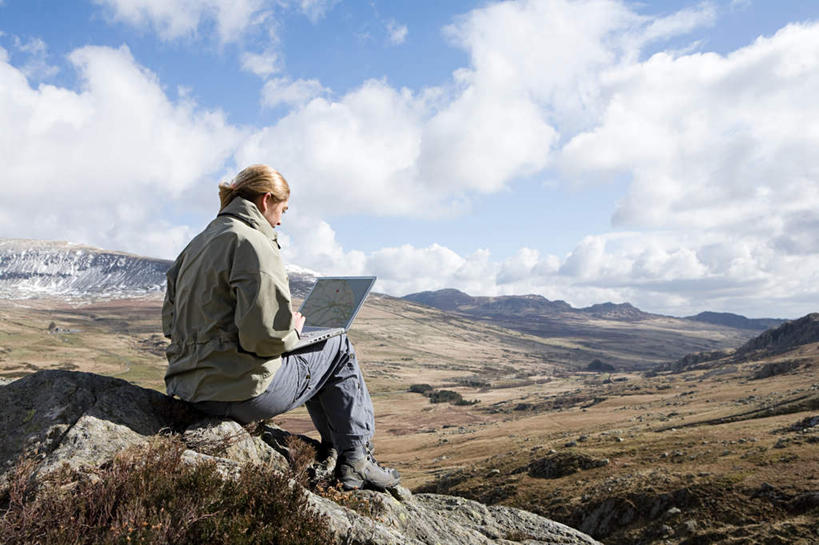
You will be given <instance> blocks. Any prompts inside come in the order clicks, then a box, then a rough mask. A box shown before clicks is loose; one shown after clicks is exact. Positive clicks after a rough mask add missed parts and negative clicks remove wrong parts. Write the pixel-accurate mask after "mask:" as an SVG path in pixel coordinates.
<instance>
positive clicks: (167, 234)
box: [0, 46, 240, 256]
mask: <svg viewBox="0 0 819 545" xmlns="http://www.w3.org/2000/svg"><path fill="white" fill-rule="evenodd" d="M69 60H70V62H71V63H72V65H73V66H74V68H75V69H76V70H77V71H78V73H79V76H80V78H81V80H82V84H81V88H80V90H79V91H72V90H69V89H66V88H63V87H58V86H53V85H40V86H38V87H37V88H33V87H31V85H30V83H29V81H28V79H27V78H26V75H25V74H24V73H23V72H22V71H21V70H20V69H18V68H16V67H14V66H12V65H10V64H8V62H6V61H3V62H0V125H2V126H3V127H4V129H5V130H3V131H2V132H0V163H2V164H3V166H4V168H3V182H4V184H3V192H4V202H5V203H14V205H13V206H4V212H5V215H4V217H3V218H2V219H1V220H0V221H2V224H1V225H0V230H2V232H4V233H7V234H9V235H10V236H19V237H22V238H32V237H35V238H36V237H41V238H68V239H70V240H78V241H87V242H90V243H94V244H99V245H102V246H104V247H108V248H115V249H117V248H122V249H129V250H132V251H137V252H140V253H145V254H147V255H159V256H167V255H168V254H170V253H171V252H173V251H175V250H177V249H178V248H179V247H180V245H181V244H183V243H184V240H185V239H186V238H187V237H188V236H189V235H190V232H189V231H190V229H189V228H187V227H184V226H179V225H173V224H170V223H168V222H167V221H166V222H160V221H158V220H157V217H159V216H158V213H157V212H158V210H160V209H161V208H162V207H163V206H164V205H166V204H167V203H168V202H170V201H173V200H174V199H178V198H180V197H182V196H183V195H184V194H185V192H186V191H188V190H191V189H192V188H193V187H195V186H196V184H197V183H198V182H200V181H202V180H203V179H206V178H210V177H211V176H216V175H218V174H220V173H221V169H223V164H224V162H225V160H226V159H227V158H229V157H230V153H231V152H232V150H233V149H234V148H235V146H236V141H237V140H238V139H239V137H240V132H239V131H237V130H236V129H234V128H232V127H230V126H229V125H228V124H227V123H226V122H225V119H224V116H223V115H222V114H221V113H220V112H218V111H207V110H202V109H200V108H197V106H196V105H195V104H193V103H191V102H188V101H185V100H181V101H177V102H173V101H171V100H169V99H168V97H167V96H166V95H165V93H164V92H163V90H162V88H161V86H160V84H159V82H158V81H157V79H156V77H155V76H154V75H153V74H152V73H150V72H148V71H147V70H145V69H144V68H143V67H141V66H139V65H137V64H136V63H135V62H134V59H133V58H132V56H131V54H130V52H129V50H128V48H126V47H124V46H123V47H121V48H119V49H111V48H106V47H85V48H81V49H78V50H76V51H74V52H73V53H72V54H71V55H70V56H69Z"/></svg>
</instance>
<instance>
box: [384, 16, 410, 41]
mask: <svg viewBox="0 0 819 545" xmlns="http://www.w3.org/2000/svg"><path fill="white" fill-rule="evenodd" d="M408 33H409V29H408V28H407V25H402V24H400V23H398V22H397V21H395V20H393V19H390V20H389V21H387V37H388V39H389V42H390V43H391V44H392V45H400V44H402V43H404V42H405V41H406V40H407V34H408Z"/></svg>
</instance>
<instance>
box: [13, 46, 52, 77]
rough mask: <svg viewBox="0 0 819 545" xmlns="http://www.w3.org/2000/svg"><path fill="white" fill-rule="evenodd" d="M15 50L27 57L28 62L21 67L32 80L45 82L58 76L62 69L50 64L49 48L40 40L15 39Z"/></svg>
mask: <svg viewBox="0 0 819 545" xmlns="http://www.w3.org/2000/svg"><path fill="white" fill-rule="evenodd" d="M14 46H15V48H16V49H17V50H18V51H19V52H21V53H22V54H23V55H25V56H26V61H25V62H24V63H23V65H22V66H21V67H20V69H21V70H22V72H23V73H24V74H25V75H26V76H27V77H29V78H31V79H38V80H44V79H48V78H52V77H54V76H56V75H57V73H58V72H59V71H60V69H59V68H58V67H56V66H54V65H51V64H49V63H48V46H47V45H46V43H45V42H44V41H43V40H42V39H40V38H30V39H29V40H27V41H22V40H20V38H19V37H17V36H15V37H14Z"/></svg>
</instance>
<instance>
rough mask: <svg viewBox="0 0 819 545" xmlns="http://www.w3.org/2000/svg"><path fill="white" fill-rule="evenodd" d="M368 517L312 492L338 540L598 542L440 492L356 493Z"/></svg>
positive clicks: (443, 544) (449, 544)
mask: <svg viewBox="0 0 819 545" xmlns="http://www.w3.org/2000/svg"><path fill="white" fill-rule="evenodd" d="M353 494H354V495H355V497H356V499H357V500H358V501H359V503H360V504H363V505H366V508H365V509H366V510H368V511H369V513H368V514H369V516H364V515H362V514H359V513H357V512H355V511H352V510H350V509H347V508H346V507H342V506H340V505H338V504H336V503H334V502H332V501H330V500H328V499H326V498H322V497H320V496H316V495H313V494H311V495H310V503H311V504H312V505H313V506H314V507H315V508H316V509H317V510H318V511H319V512H320V513H322V514H323V515H325V516H326V517H328V519H329V520H330V526H331V528H332V529H333V532H334V534H335V539H336V542H337V543H402V544H403V543H406V544H426V545H459V544H476V545H482V544H487V545H488V544H501V543H508V541H507V540H508V539H509V538H513V539H514V540H515V541H521V540H522V539H526V540H527V541H526V543H530V544H540V543H544V544H546V543H548V544H552V545H574V544H577V545H593V544H597V543H598V542H597V541H595V540H594V539H592V538H590V537H588V536H586V535H584V534H581V533H580V532H578V531H576V530H573V529H572V528H569V527H568V526H565V525H563V524H559V523H557V522H553V521H550V520H548V519H545V518H543V517H541V516H538V515H535V514H533V513H529V512H527V511H522V510H519V509H514V508H511V507H503V506H490V507H487V506H485V505H483V504H480V503H478V502H475V501H471V500H467V499H464V498H458V497H453V496H442V495H438V494H416V495H414V496H412V499H411V500H409V501H406V502H401V501H398V500H397V499H395V498H394V497H392V496H390V495H387V494H382V493H378V492H373V491H366V490H365V491H356V492H354V493H353Z"/></svg>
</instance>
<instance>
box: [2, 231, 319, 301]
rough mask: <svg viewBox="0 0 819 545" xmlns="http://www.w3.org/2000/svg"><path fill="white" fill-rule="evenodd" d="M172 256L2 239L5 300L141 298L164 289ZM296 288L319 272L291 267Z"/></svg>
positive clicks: (306, 286)
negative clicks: (144, 254) (142, 254)
mask: <svg viewBox="0 0 819 545" xmlns="http://www.w3.org/2000/svg"><path fill="white" fill-rule="evenodd" d="M172 264H173V260H170V259H161V258H151V257H144V256H140V255H137V254H132V253H128V252H121V251H117V250H105V249H102V248H96V247H94V246H89V245H86V244H76V243H73V242H67V241H46V240H35V239H0V298H5V299H29V298H36V297H48V296H61V297H76V298H82V297H105V298H115V297H138V296H143V295H148V294H159V293H162V292H163V291H164V290H165V282H166V280H165V275H166V273H167V272H168V269H170V267H171V265H172ZM287 272H288V276H289V278H290V284H291V290H292V291H293V293H294V294H295V295H298V296H304V295H305V294H306V292H307V290H308V289H309V287H310V285H312V283H313V281H314V279H315V276H316V274H315V273H314V272H313V271H309V270H308V269H303V268H301V267H297V266H288V267H287Z"/></svg>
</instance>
